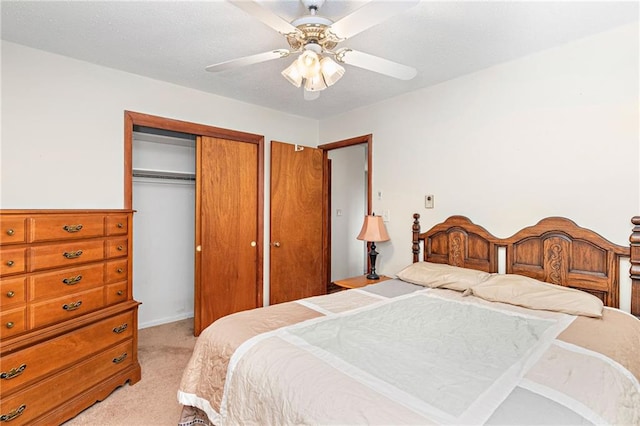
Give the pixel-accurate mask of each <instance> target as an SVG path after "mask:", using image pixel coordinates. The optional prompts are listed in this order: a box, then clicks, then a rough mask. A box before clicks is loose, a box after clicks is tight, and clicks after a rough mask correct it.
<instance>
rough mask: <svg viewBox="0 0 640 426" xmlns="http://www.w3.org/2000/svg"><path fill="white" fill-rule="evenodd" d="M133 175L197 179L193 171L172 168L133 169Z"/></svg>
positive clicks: (154, 177)
mask: <svg viewBox="0 0 640 426" xmlns="http://www.w3.org/2000/svg"><path fill="white" fill-rule="evenodd" d="M133 177H141V178H151V179H177V180H190V181H195V180H196V174H195V173H192V172H177V171H171V170H153V169H133Z"/></svg>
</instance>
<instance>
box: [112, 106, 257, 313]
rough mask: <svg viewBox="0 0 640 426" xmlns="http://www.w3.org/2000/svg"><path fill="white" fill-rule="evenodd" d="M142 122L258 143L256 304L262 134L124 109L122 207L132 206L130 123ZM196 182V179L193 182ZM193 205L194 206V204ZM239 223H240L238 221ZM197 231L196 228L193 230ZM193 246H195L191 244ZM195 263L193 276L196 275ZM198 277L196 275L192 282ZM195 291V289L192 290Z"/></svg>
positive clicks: (197, 274) (141, 124)
mask: <svg viewBox="0 0 640 426" xmlns="http://www.w3.org/2000/svg"><path fill="white" fill-rule="evenodd" d="M134 126H144V127H151V128H155V129H162V130H169V131H173V132H181V133H188V134H192V135H195V136H210V137H214V138H221V139H228V140H231V141H237V142H248V143H253V144H256V145H257V146H258V165H257V166H258V170H257V171H258V182H256V185H257V189H258V200H257V204H258V205H257V209H256V214H257V217H256V223H257V224H258V230H257V231H258V235H257V236H256V238H257V239H256V244H257V253H256V256H257V262H258V264H257V265H256V286H257V289H256V290H257V299H258V300H256V305H257V306H262V305H263V304H264V303H263V292H264V289H263V286H264V283H263V274H264V273H263V264H264V136H262V135H257V134H253V133H246V132H240V131H237V130H229V129H223V128H220V127H214V126H208V125H205V124H198V123H191V122H188V121H182V120H175V119H172V118H166V117H159V116H154V115H149V114H143V113H139V112H134V111H126V110H125V111H124V208H125V209H132V208H133V127H134ZM197 184H198V182H196V185H197ZM196 208H197V206H196ZM240 226H242V224H240ZM198 232H200V230H199V229H196V233H198ZM194 250H195V247H194ZM199 272H200V271H199V270H198V268H197V267H196V269H195V276H196V277H198V276H199ZM197 283H198V280H197V279H196V285H197ZM196 290H197V289H196ZM197 293H198V292H197V291H196V294H197Z"/></svg>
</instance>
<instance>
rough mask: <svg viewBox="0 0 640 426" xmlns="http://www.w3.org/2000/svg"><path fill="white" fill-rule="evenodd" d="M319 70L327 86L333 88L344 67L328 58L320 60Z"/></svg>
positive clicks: (342, 73)
mask: <svg viewBox="0 0 640 426" xmlns="http://www.w3.org/2000/svg"><path fill="white" fill-rule="evenodd" d="M320 68H321V70H322V76H323V77H324V82H325V83H326V84H327V86H333V85H334V84H335V83H336V82H337V81H338V80H340V79H341V78H342V76H343V75H344V67H343V66H341V65H340V64H338V63H337V62H335V61H334V60H332V59H331V58H330V57H328V56H325V57H324V58H322V59H321V60H320Z"/></svg>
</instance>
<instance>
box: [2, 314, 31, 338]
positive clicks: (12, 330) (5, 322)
mask: <svg viewBox="0 0 640 426" xmlns="http://www.w3.org/2000/svg"><path fill="white" fill-rule="evenodd" d="M25 313H26V308H25V307H24V306H20V307H16V308H13V309H6V310H5V309H3V310H2V312H0V339H6V338H7V337H11V336H15V335H16V334H20V333H24V332H25V331H26V330H27V321H26V315H25Z"/></svg>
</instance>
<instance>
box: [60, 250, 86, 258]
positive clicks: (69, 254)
mask: <svg viewBox="0 0 640 426" xmlns="http://www.w3.org/2000/svg"><path fill="white" fill-rule="evenodd" d="M62 255H63V256H64V257H66V258H67V259H77V258H78V257H80V256H82V250H78V251H72V252H68V251H65V252H64V253H62Z"/></svg>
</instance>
